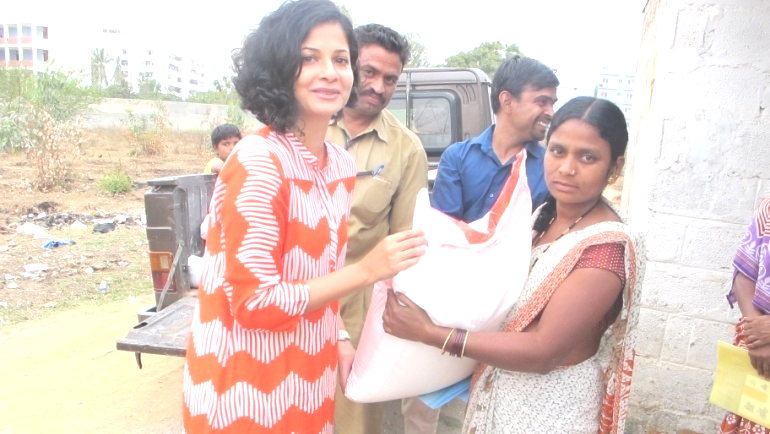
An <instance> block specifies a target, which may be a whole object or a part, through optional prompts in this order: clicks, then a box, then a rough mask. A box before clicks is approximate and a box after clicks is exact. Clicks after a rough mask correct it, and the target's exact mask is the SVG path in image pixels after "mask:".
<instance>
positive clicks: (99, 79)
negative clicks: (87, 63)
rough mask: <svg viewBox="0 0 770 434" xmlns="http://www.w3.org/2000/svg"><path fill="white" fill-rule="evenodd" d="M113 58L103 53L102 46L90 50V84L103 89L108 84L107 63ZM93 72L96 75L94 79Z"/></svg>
mask: <svg viewBox="0 0 770 434" xmlns="http://www.w3.org/2000/svg"><path fill="white" fill-rule="evenodd" d="M113 60H114V59H112V58H111V57H110V56H108V55H107V54H105V52H104V48H94V49H93V50H92V51H91V83H92V84H95V85H97V86H99V88H100V89H103V88H105V87H107V86H109V85H110V83H109V80H108V79H107V65H108V64H109V63H110V62H112V61H113ZM94 74H95V75H96V80H94ZM94 81H95V83H94Z"/></svg>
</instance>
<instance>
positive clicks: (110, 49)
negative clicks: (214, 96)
mask: <svg viewBox="0 0 770 434" xmlns="http://www.w3.org/2000/svg"><path fill="white" fill-rule="evenodd" d="M95 43H96V45H95V46H94V47H92V48H91V50H93V49H104V52H105V58H106V59H108V60H109V61H110V62H108V64H107V65H106V69H107V75H108V77H109V81H110V84H111V83H112V76H113V72H114V70H115V67H116V65H117V64H118V63H119V66H120V69H121V73H122V75H123V77H124V78H125V79H126V80H127V81H128V82H129V83H130V84H131V86H132V88H133V89H134V90H138V86H139V82H140V81H141V80H143V79H146V80H149V79H152V80H155V81H156V82H157V83H158V84H159V85H160V86H161V91H162V92H164V93H170V94H173V95H177V96H179V97H181V98H183V99H186V98H188V97H189V96H190V95H192V94H194V93H195V92H205V91H208V90H211V88H212V86H213V83H214V80H222V75H226V74H228V70H227V69H226V68H222V67H219V66H217V65H213V64H210V63H204V62H202V61H199V60H196V59H194V58H192V57H191V56H188V55H184V54H182V53H180V52H179V51H178V50H177V49H175V48H174V47H169V46H167V45H164V44H162V43H160V42H159V41H154V40H150V39H143V38H142V35H137V34H130V33H128V34H126V33H124V32H123V31H121V30H119V29H102V32H101V35H100V37H99V38H96V39H95Z"/></svg>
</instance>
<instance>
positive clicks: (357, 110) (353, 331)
mask: <svg viewBox="0 0 770 434" xmlns="http://www.w3.org/2000/svg"><path fill="white" fill-rule="evenodd" d="M355 33H356V40H357V41H358V46H359V54H358V67H359V68H358V69H359V75H360V84H359V88H358V90H359V93H358V102H357V103H356V105H355V107H352V108H349V107H346V108H344V109H343V111H342V116H341V117H340V118H339V119H337V120H334V121H332V123H331V125H330V126H329V131H328V138H329V139H331V141H332V142H334V143H337V144H339V145H343V146H344V147H345V148H346V149H347V150H348V152H350V154H351V155H353V157H354V158H355V160H356V169H357V171H358V174H357V176H356V187H355V191H354V192H353V205H352V209H351V213H350V220H349V223H348V251H347V258H346V262H345V263H346V264H352V263H355V262H357V261H359V260H360V259H361V258H362V257H363V256H364V255H365V254H366V253H367V252H369V250H371V249H372V248H373V247H374V246H375V245H376V244H377V243H378V242H379V241H380V240H382V239H383V238H385V237H386V236H388V235H390V234H394V233H396V232H400V231H403V230H407V229H411V227H412V215H413V213H414V205H415V198H416V196H417V192H418V191H419V190H420V189H422V188H425V187H426V186H427V183H428V159H427V157H426V155H425V150H424V149H423V147H422V144H421V143H420V139H418V138H417V136H416V135H415V134H414V133H412V132H411V131H409V130H408V129H407V128H406V127H405V126H404V125H403V124H402V123H401V122H400V121H399V120H398V119H396V117H395V116H393V114H391V113H390V112H389V111H387V110H385V107H386V106H387V105H388V103H389V102H390V99H391V98H392V97H393V93H394V92H395V90H396V83H397V82H398V77H399V75H401V71H402V70H403V68H404V65H405V64H406V63H407V62H408V61H409V55H410V51H409V43H408V42H407V40H406V38H404V37H403V36H402V35H400V34H398V33H397V32H395V31H394V30H392V29H390V28H388V27H385V26H381V25H379V24H368V25H365V26H360V27H358V28H356V29H355ZM371 297H372V288H367V289H365V290H363V291H359V292H357V293H355V294H353V295H351V296H349V297H347V298H345V299H343V300H342V301H341V302H340V314H341V315H342V321H343V323H344V324H345V327H346V328H347V331H348V332H349V333H350V338H351V341H352V343H353V346H358V340H359V338H360V336H361V329H362V328H363V325H364V319H365V318H366V312H367V310H368V309H369V304H370V301H371ZM335 430H336V432H337V434H379V433H380V432H381V430H382V410H381V404H359V403H355V402H351V401H349V400H348V399H347V398H345V397H344V395H343V394H342V393H341V392H340V391H339V389H338V393H337V397H336V414H335Z"/></svg>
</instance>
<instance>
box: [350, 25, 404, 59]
mask: <svg viewBox="0 0 770 434" xmlns="http://www.w3.org/2000/svg"><path fill="white" fill-rule="evenodd" d="M356 41H357V42H358V47H359V48H361V47H364V46H365V45H369V44H372V45H379V46H380V47H382V48H384V49H385V50H387V51H389V52H391V53H396V54H398V57H399V58H400V59H401V68H403V67H404V66H406V64H407V63H409V59H410V58H411V56H412V51H411V49H410V48H409V41H408V40H407V39H406V37H404V36H403V35H402V34H400V33H398V32H396V31H395V30H393V29H391V28H390V27H385V26H383V25H382V24H366V25H363V26H358V27H356Z"/></svg>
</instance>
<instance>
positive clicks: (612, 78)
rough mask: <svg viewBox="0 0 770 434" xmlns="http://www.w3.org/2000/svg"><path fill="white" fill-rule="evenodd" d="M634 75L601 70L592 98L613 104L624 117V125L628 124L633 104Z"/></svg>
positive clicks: (607, 69) (605, 69)
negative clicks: (605, 100)
mask: <svg viewBox="0 0 770 434" xmlns="http://www.w3.org/2000/svg"><path fill="white" fill-rule="evenodd" d="M635 79H636V76H635V75H634V74H629V73H622V72H617V71H613V70H611V69H609V68H602V70H601V72H600V73H599V82H598V83H597V84H596V87H595V90H594V96H595V97H597V98H603V99H608V100H610V101H612V102H614V103H615V104H616V105H617V106H618V107H620V109H621V110H623V114H624V115H625V116H626V124H628V123H629V122H630V118H631V112H632V109H633V102H634V81H635Z"/></svg>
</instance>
